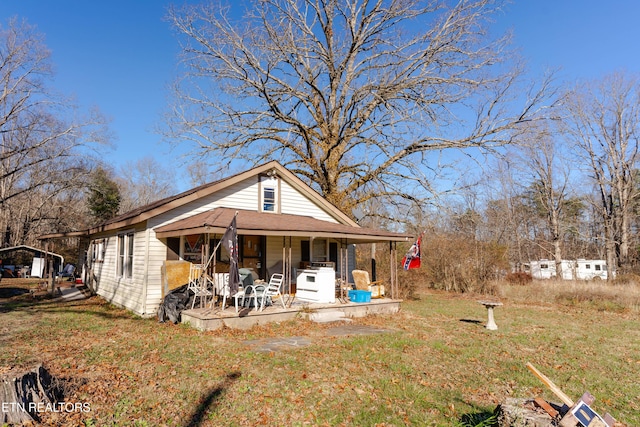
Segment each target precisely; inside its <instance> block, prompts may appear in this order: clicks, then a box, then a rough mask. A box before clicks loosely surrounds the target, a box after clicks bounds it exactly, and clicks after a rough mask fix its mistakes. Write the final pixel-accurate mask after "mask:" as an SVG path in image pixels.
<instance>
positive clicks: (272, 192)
mask: <svg viewBox="0 0 640 427" xmlns="http://www.w3.org/2000/svg"><path fill="white" fill-rule="evenodd" d="M262 194H263V196H262V197H263V199H262V210H263V211H264V212H275V211H276V189H275V188H271V187H265V188H264V189H263V193H262Z"/></svg>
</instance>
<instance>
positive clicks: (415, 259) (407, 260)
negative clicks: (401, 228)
mask: <svg viewBox="0 0 640 427" xmlns="http://www.w3.org/2000/svg"><path fill="white" fill-rule="evenodd" d="M421 240H422V234H421V235H420V237H418V240H416V242H415V243H414V244H413V245H411V247H410V248H409V251H408V252H407V254H406V255H405V256H404V258H402V268H404V269H405V270H409V269H410V268H420V243H421Z"/></svg>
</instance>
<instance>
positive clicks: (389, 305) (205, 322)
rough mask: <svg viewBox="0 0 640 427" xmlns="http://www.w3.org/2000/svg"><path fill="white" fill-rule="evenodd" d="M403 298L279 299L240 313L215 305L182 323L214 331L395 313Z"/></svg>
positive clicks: (192, 312) (187, 316)
mask: <svg viewBox="0 0 640 427" xmlns="http://www.w3.org/2000/svg"><path fill="white" fill-rule="evenodd" d="M400 303H401V300H392V299H390V298H381V299H375V300H371V302H367V303H352V302H347V303H344V304H343V303H339V302H338V303H335V304H310V303H303V302H301V301H295V300H294V301H293V302H292V303H291V304H290V306H288V307H287V308H282V304H281V303H280V302H279V301H276V302H275V304H273V305H271V306H269V307H266V308H265V309H264V311H256V310H255V309H254V308H250V309H249V308H243V309H241V310H240V311H239V313H236V311H235V308H234V307H233V306H228V307H227V308H226V309H224V310H222V309H221V307H220V306H215V307H212V308H196V309H193V310H185V311H183V312H182V313H181V319H182V320H181V322H182V323H185V324H189V325H190V326H191V327H193V328H196V329H198V330H201V331H214V330H217V329H220V328H222V327H223V326H224V327H227V328H233V329H250V328H252V327H253V326H255V325H266V324H269V323H272V322H284V321H287V320H293V319H296V318H304V319H310V320H313V318H316V319H318V318H320V319H323V318H324V319H327V318H335V319H336V320H342V319H339V318H346V319H352V318H358V317H365V316H369V315H372V314H394V313H397V312H399V311H400ZM312 316H313V317H312Z"/></svg>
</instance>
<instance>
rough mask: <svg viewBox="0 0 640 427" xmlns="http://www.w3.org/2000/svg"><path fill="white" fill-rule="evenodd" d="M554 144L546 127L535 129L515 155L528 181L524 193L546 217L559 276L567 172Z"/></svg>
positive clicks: (555, 142)
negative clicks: (527, 193) (526, 189)
mask: <svg viewBox="0 0 640 427" xmlns="http://www.w3.org/2000/svg"><path fill="white" fill-rule="evenodd" d="M558 144H559V141H558V139H556V138H555V137H554V135H552V134H551V133H550V131H549V129H548V128H547V127H539V128H537V129H535V130H534V131H532V132H531V137H530V138H527V139H525V140H523V141H520V143H519V144H518V148H517V151H516V152H517V153H518V154H517V159H518V160H517V162H518V163H519V167H520V168H522V169H523V171H524V173H525V174H526V175H528V178H529V180H528V182H529V188H528V191H529V193H530V194H531V198H532V202H533V204H534V205H535V208H536V209H535V210H536V211H538V212H539V213H540V214H542V215H543V216H544V217H545V218H546V223H547V230H548V233H549V238H550V240H551V246H552V248H553V258H554V260H555V265H556V274H557V276H558V277H562V243H563V238H564V234H565V231H566V227H567V223H566V221H565V209H568V208H569V206H570V200H569V199H570V194H569V191H570V189H569V185H570V172H571V170H570V164H569V162H568V161H567V159H566V158H564V156H563V154H562V150H561V149H560V148H559V146H558ZM567 214H569V212H567ZM567 216H568V215H567Z"/></svg>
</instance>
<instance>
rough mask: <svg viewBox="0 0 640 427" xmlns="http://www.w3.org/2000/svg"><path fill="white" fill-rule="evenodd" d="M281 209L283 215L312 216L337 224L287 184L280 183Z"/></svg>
mask: <svg viewBox="0 0 640 427" xmlns="http://www.w3.org/2000/svg"><path fill="white" fill-rule="evenodd" d="M280 209H281V213H283V214H290V215H304V216H310V217H313V218H316V219H320V220H322V221H329V222H335V223H337V222H338V221H336V219H335V218H334V217H332V216H331V215H329V214H328V213H327V212H326V211H325V210H324V209H322V208H321V207H320V206H318V205H316V204H315V203H314V202H312V201H311V200H310V199H308V198H306V197H305V196H304V195H303V194H302V193H300V192H299V191H297V190H296V189H295V188H293V187H292V186H290V185H289V184H288V183H287V182H285V181H282V180H281V182H280Z"/></svg>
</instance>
